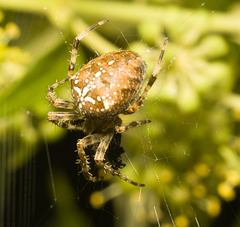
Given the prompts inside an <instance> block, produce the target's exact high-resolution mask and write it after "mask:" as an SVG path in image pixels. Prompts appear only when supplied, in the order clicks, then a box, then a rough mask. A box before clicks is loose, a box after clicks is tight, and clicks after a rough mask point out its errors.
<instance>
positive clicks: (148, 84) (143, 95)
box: [124, 38, 167, 114]
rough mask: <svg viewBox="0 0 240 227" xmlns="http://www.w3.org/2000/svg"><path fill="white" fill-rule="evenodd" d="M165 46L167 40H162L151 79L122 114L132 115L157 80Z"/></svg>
mask: <svg viewBox="0 0 240 227" xmlns="http://www.w3.org/2000/svg"><path fill="white" fill-rule="evenodd" d="M166 46H167V38H165V39H164V43H163V47H162V50H161V53H160V56H159V58H158V61H157V64H156V66H155V68H154V71H153V74H152V75H151V77H150V78H149V80H148V83H147V85H146V87H145V89H144V90H143V92H142V94H141V95H140V97H139V98H138V99H137V100H136V101H135V102H134V103H133V104H132V105H130V106H129V107H128V108H127V109H126V110H125V112H124V114H132V113H135V112H136V111H137V109H138V108H139V107H140V106H141V105H142V103H143V101H144V99H145V97H146V95H147V93H148V91H149V90H150V88H151V87H152V85H153V84H154V82H155V81H156V79H157V75H158V73H159V71H160V70H161V68H162V66H161V64H162V59H163V56H164V52H165V49H166Z"/></svg>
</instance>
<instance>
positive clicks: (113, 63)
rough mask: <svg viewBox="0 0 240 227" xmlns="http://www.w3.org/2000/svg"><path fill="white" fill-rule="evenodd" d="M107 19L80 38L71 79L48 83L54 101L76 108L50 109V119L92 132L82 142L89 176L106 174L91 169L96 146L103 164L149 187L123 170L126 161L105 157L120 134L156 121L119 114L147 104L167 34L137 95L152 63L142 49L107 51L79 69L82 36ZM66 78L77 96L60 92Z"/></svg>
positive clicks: (92, 178)
mask: <svg viewBox="0 0 240 227" xmlns="http://www.w3.org/2000/svg"><path fill="white" fill-rule="evenodd" d="M106 22H108V20H103V21H100V22H98V23H97V24H95V25H93V26H91V27H89V28H88V29H87V30H85V31H84V32H82V33H81V34H80V35H78V36H77V37H76V38H75V39H74V41H73V47H72V52H71V60H70V64H69V68H68V78H66V79H64V80H62V81H59V82H57V83H55V84H53V85H52V86H49V87H48V99H49V102H50V104H51V105H53V106H55V107H57V108H63V109H69V110H73V111H74V112H49V113H48V116H47V118H48V120H49V121H51V122H53V123H55V124H56V125H58V126H60V127H62V128H67V129H69V130H81V131H83V132H84V133H85V134H86V135H87V136H85V137H84V138H82V139H79V140H78V142H77V152H78V157H79V159H78V161H77V163H79V164H80V165H81V169H82V170H81V172H82V173H83V176H84V177H85V178H86V179H87V180H89V181H93V182H96V181H100V180H102V177H99V176H93V174H92V173H91V172H90V162H89V157H88V156H87V155H86V153H85V150H86V148H87V147H89V146H90V147H91V146H92V147H93V149H95V150H96V153H95V156H94V161H95V165H96V166H97V167H98V168H99V169H103V170H104V172H105V173H109V174H112V175H115V176H118V177H120V178H121V179H123V180H124V181H126V182H128V183H130V184H133V185H135V186H145V185H144V184H141V183H137V182H134V181H132V180H130V179H128V178H127V177H126V176H124V175H123V174H122V173H120V172H119V171H118V168H121V167H124V164H122V163H120V164H119V165H117V168H114V166H113V165H112V163H107V162H106V161H105V162H104V160H105V158H106V157H105V154H106V151H107V149H108V147H109V144H110V142H111V140H112V138H113V137H114V136H115V135H116V134H121V133H123V132H125V131H127V130H128V129H130V128H133V127H135V126H137V125H143V124H146V123H149V122H150V120H143V121H133V122H132V123H130V124H129V125H126V126H123V125H122V121H121V119H120V117H119V116H118V115H119V114H132V113H134V112H135V111H136V110H137V109H138V108H139V107H140V106H141V105H142V103H143V101H144V99H145V97H146V95H147V93H148V91H149V89H150V88H151V87H152V85H153V83H154V82H155V80H156V78H157V74H158V73H159V71H160V69H161V62H162V59H163V55H164V51H165V48H166V44H167V39H165V41H164V44H163V47H162V50H161V54H160V57H159V59H158V62H157V64H156V66H155V69H154V71H153V74H152V76H151V77H150V79H149V81H148V83H147V85H146V87H145V89H144V90H143V92H142V94H141V95H140V96H139V98H137V99H136V100H135V98H136V97H137V95H138V94H139V92H140V89H141V87H142V83H143V80H144V78H145V71H146V64H145V62H144V61H143V59H142V58H141V57H140V56H139V55H138V54H136V53H134V52H132V51H126V50H120V51H114V52H110V53H106V54H104V55H102V56H99V57H97V58H95V59H93V60H91V61H89V62H88V63H87V64H86V65H85V66H84V67H82V68H81V69H80V70H79V71H78V72H77V73H75V74H74V68H75V64H76V58H77V49H78V45H79V41H80V40H81V39H82V38H84V37H85V36H86V35H87V34H88V33H89V32H90V31H91V30H93V29H95V28H97V27H98V26H100V25H103V24H105V23H106ZM66 81H70V83H71V92H72V96H73V101H65V100H62V99H58V98H57V97H56V96H55V92H54V90H55V88H57V87H58V86H59V85H62V84H63V83H65V82H66ZM134 100H135V101H134ZM133 101H134V102H133ZM132 102H133V104H131V103H132ZM111 151H112V150H111ZM121 165H122V166H121Z"/></svg>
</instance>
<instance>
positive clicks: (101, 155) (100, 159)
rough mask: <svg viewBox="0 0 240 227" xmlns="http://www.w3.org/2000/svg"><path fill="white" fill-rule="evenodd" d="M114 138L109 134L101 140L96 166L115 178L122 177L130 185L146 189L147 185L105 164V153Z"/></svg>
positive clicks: (95, 157)
mask: <svg viewBox="0 0 240 227" xmlns="http://www.w3.org/2000/svg"><path fill="white" fill-rule="evenodd" d="M112 138H113V133H108V134H106V135H104V136H103V138H102V139H101V142H100V144H99V146H98V148H97V151H96V154H95V156H94V160H95V163H96V165H97V166H98V167H99V168H102V169H103V170H104V171H105V172H107V173H109V174H112V175H113V176H118V177H120V178H121V179H122V180H124V181H126V182H127V183H129V184H133V185H135V186H139V187H144V186H145V184H141V183H138V182H135V181H133V180H130V179H128V178H127V177H126V176H124V175H123V174H122V173H120V172H119V171H117V170H115V169H113V168H112V167H111V166H110V165H107V164H106V163H104V162H103V161H104V157H105V153H106V151H107V149H108V147H109V144H110V142H111V140H112Z"/></svg>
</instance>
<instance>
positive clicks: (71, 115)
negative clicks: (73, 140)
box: [47, 112, 83, 131]
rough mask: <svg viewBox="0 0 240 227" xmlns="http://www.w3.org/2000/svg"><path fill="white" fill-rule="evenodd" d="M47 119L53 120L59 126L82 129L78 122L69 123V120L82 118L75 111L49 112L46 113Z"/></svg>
mask: <svg viewBox="0 0 240 227" xmlns="http://www.w3.org/2000/svg"><path fill="white" fill-rule="evenodd" d="M47 118H48V120H49V121H51V122H53V123H54V124H56V125H57V126H59V127H61V128H66V129H69V130H80V131H82V130H83V127H82V126H81V125H79V124H75V123H71V122H69V121H76V120H82V118H81V116H80V115H79V114H78V113H75V112H49V113H48V115H47Z"/></svg>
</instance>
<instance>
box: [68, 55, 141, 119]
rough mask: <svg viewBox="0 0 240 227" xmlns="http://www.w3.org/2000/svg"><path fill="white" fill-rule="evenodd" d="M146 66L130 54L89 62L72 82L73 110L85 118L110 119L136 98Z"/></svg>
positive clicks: (105, 56) (104, 56) (136, 56)
mask: <svg viewBox="0 0 240 227" xmlns="http://www.w3.org/2000/svg"><path fill="white" fill-rule="evenodd" d="M145 71H146V64H145V62H144V61H143V59H142V58H141V57H140V56H139V55H138V54H136V53H134V52H132V51H115V52H110V53H107V54H104V55H102V56H100V57H97V58H95V59H93V60H91V61H90V62H88V63H87V64H86V65H85V66H84V67H83V68H81V69H80V70H79V71H78V72H77V73H76V74H75V75H74V76H72V78H70V80H71V87H72V95H73V98H74V101H75V105H76V108H77V109H78V110H79V112H80V113H81V114H82V115H83V116H85V117H92V118H109V117H112V116H114V115H117V114H119V113H121V112H123V111H124V110H125V109H126V108H127V107H128V106H129V104H130V103H131V102H132V101H133V100H134V99H135V98H136V96H137V95H138V93H139V90H140V89H141V87H142V82H143V80H144V78H145Z"/></svg>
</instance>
